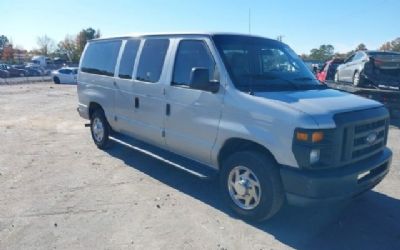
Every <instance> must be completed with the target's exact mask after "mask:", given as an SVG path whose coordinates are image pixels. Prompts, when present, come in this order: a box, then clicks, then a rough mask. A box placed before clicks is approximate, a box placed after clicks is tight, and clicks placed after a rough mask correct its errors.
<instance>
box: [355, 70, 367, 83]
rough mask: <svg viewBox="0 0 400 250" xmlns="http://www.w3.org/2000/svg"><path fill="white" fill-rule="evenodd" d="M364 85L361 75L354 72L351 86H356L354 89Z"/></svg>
mask: <svg viewBox="0 0 400 250" xmlns="http://www.w3.org/2000/svg"><path fill="white" fill-rule="evenodd" d="M364 83H365V80H364V78H363V77H362V74H361V73H360V72H358V71H356V72H354V75H353V85H354V86H356V87H359V86H363V85H364Z"/></svg>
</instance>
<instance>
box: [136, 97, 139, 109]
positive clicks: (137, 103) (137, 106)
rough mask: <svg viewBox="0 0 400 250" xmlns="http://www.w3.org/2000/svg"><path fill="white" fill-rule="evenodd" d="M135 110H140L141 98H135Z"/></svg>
mask: <svg viewBox="0 0 400 250" xmlns="http://www.w3.org/2000/svg"><path fill="white" fill-rule="evenodd" d="M135 108H137V109H138V108H139V97H135Z"/></svg>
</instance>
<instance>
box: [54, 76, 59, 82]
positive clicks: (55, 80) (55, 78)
mask: <svg viewBox="0 0 400 250" xmlns="http://www.w3.org/2000/svg"><path fill="white" fill-rule="evenodd" d="M53 81H54V83H55V84H60V78H58V77H57V76H56V77H54V78H53Z"/></svg>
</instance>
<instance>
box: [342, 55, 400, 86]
mask: <svg viewBox="0 0 400 250" xmlns="http://www.w3.org/2000/svg"><path fill="white" fill-rule="evenodd" d="M340 81H343V82H351V83H353V85H354V86H365V85H375V86H379V85H383V86H390V87H397V88H398V87H399V86H400V53H397V52H391V51H357V52H356V53H354V54H353V55H351V56H350V57H348V58H347V59H346V60H345V61H344V63H343V64H342V65H340V66H339V67H338V68H337V70H336V73H335V82H340Z"/></svg>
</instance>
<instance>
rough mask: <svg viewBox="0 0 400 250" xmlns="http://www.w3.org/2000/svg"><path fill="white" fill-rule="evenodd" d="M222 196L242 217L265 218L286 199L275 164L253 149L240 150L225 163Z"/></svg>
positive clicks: (275, 210) (221, 181) (221, 176)
mask: <svg viewBox="0 0 400 250" xmlns="http://www.w3.org/2000/svg"><path fill="white" fill-rule="evenodd" d="M220 185H221V190H222V194H223V197H224V199H225V201H226V202H227V203H228V205H229V206H230V207H231V209H232V210H233V211H234V212H235V213H236V214H237V215H239V216H240V217H242V218H243V219H247V220H251V221H262V220H266V219H268V218H270V217H272V216H273V215H275V214H276V213H277V212H278V211H279V209H280V208H281V207H282V205H283V202H284V191H283V187H282V182H281V178H280V175H279V171H278V168H277V166H276V163H275V162H274V161H273V159H271V157H268V156H266V155H265V154H262V153H259V152H253V151H243V152H237V153H234V154H233V155H231V156H230V157H228V158H227V159H226V160H225V161H224V162H223V166H222V170H221V174H220Z"/></svg>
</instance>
